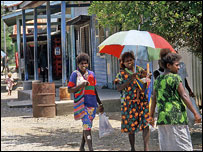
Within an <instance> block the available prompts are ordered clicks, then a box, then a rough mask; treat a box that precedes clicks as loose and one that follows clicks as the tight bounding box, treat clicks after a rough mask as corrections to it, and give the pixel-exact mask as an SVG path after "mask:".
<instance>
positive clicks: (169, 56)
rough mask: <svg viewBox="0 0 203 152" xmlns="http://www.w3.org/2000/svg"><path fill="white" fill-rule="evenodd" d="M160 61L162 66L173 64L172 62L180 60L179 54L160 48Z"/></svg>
mask: <svg viewBox="0 0 203 152" xmlns="http://www.w3.org/2000/svg"><path fill="white" fill-rule="evenodd" d="M160 58H161V59H160V61H161V66H162V67H163V68H165V69H166V68H167V64H168V63H169V64H171V65H172V64H174V62H177V61H180V59H181V56H180V55H179V54H177V53H173V52H171V51H170V50H169V49H161V51H160Z"/></svg>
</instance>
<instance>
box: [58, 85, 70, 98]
mask: <svg viewBox="0 0 203 152" xmlns="http://www.w3.org/2000/svg"><path fill="white" fill-rule="evenodd" d="M59 97H60V100H70V99H71V95H70V93H69V92H68V88H67V87H60V88H59Z"/></svg>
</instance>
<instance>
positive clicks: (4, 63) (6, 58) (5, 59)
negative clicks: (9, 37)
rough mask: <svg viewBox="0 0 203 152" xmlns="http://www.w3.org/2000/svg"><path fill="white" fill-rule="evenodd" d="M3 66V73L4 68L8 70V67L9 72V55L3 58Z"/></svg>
mask: <svg viewBox="0 0 203 152" xmlns="http://www.w3.org/2000/svg"><path fill="white" fill-rule="evenodd" d="M2 66H3V69H2V71H1V73H3V71H4V69H5V70H6V69H7V72H9V67H8V56H7V55H6V56H4V57H3V58H2Z"/></svg>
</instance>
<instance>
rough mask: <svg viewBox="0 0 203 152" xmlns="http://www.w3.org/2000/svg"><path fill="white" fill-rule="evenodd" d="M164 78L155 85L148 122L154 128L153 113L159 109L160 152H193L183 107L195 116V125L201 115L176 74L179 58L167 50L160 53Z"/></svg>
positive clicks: (162, 76) (159, 78) (160, 78)
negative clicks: (185, 151) (184, 151)
mask: <svg viewBox="0 0 203 152" xmlns="http://www.w3.org/2000/svg"><path fill="white" fill-rule="evenodd" d="M160 58H161V60H160V61H161V65H162V67H164V73H163V75H160V76H158V77H157V79H156V80H155V82H154V90H153V100H152V105H151V109H150V115H149V119H148V122H149V123H150V124H151V125H152V126H154V111H155V107H156V104H157V106H158V107H157V108H158V119H157V125H158V133H159V146H160V150H161V151H183V150H187V151H192V150H193V147H192V142H191V136H190V132H189V128H188V120H187V112H186V106H187V107H188V108H189V110H190V111H191V112H192V113H193V114H194V117H195V120H196V122H197V123H199V122H201V116H200V115H199V114H198V113H197V112H196V110H195V109H194V107H193V105H192V103H191V102H190V98H189V97H188V95H187V94H186V92H185V90H184V87H183V85H182V80H181V77H180V76H179V75H178V74H177V73H178V70H179V68H180V67H179V61H180V59H181V56H180V55H178V54H176V53H172V52H171V51H170V50H169V49H162V50H161V51H160Z"/></svg>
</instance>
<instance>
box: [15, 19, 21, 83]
mask: <svg viewBox="0 0 203 152" xmlns="http://www.w3.org/2000/svg"><path fill="white" fill-rule="evenodd" d="M16 20H17V21H16V23H17V47H18V78H19V79H20V80H22V78H21V53H20V52H21V51H20V49H21V46H20V43H21V38H20V34H21V23H20V19H19V18H17V19H16Z"/></svg>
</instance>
